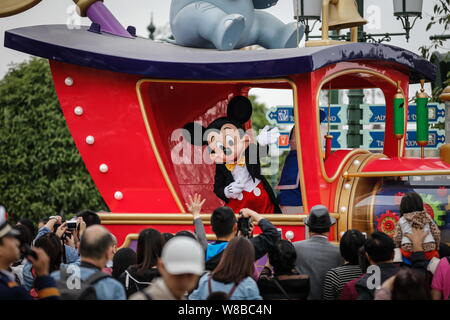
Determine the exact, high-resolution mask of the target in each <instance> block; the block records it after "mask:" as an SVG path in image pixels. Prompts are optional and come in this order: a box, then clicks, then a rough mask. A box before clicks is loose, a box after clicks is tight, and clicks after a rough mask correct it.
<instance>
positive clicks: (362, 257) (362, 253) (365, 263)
mask: <svg viewBox="0 0 450 320" xmlns="http://www.w3.org/2000/svg"><path fill="white" fill-rule="evenodd" d="M358 264H359V267H360V268H361V271H362V273H366V272H367V268H368V267H369V266H370V262H369V259H368V258H367V255H366V249H364V246H362V247H361V248H359V249H358Z"/></svg>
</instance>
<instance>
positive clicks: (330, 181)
mask: <svg viewBox="0 0 450 320" xmlns="http://www.w3.org/2000/svg"><path fill="white" fill-rule="evenodd" d="M352 73H365V74H370V75H373V76H376V77H378V78H381V79H383V80H385V81H387V82H388V83H390V84H392V85H393V86H395V88H397V82H395V81H394V80H392V79H391V78H389V77H387V76H385V75H383V74H381V73H379V72H376V71H373V70H368V69H362V68H354V69H347V70H342V71H339V72H336V73H334V74H332V75H329V76H328V77H326V78H324V79H323V80H322V81H321V82H320V84H319V87H318V90H317V93H316V108H317V122H318V125H317V133H318V136H319V137H320V136H321V134H320V108H319V106H320V90H322V88H323V86H324V85H325V83H327V82H329V81H332V80H333V79H336V78H338V77H341V76H343V75H347V74H352ZM400 90H401V92H402V93H403V96H405V93H404V91H403V89H402V88H401V87H400ZM405 100H406V99H405ZM404 112H405V119H407V118H406V109H405V111H404ZM405 128H406V126H405ZM405 130H406V129H405ZM404 139H405V137H403V138H402V139H401V140H400V141H401V145H403V144H404ZM322 148H323V144H322V140H321V139H320V138H319V143H318V149H319V154H320V153H321V152H322ZM357 150H360V151H365V152H366V153H370V152H368V151H367V150H362V149H355V150H353V151H357ZM347 156H349V157H350V156H351V155H350V154H348V155H347ZM402 156H403V148H402V149H401V152H400V154H399V157H402ZM346 160H348V158H347V157H345V158H344V160H343V161H342V162H345V161H346ZM342 167H343V164H342V163H341V165H340V166H339V167H338V169H337V170H336V172H335V174H334V175H333V176H332V177H331V178H330V177H328V174H327V172H326V170H325V164H324V161H323V159H321V161H320V171H321V172H322V176H323V178H324V180H325V181H327V182H328V183H332V182H334V181H335V180H336V179H337V177H338V176H339V173H340V170H342Z"/></svg>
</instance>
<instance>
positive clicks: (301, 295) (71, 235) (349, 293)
mask: <svg viewBox="0 0 450 320" xmlns="http://www.w3.org/2000/svg"><path fill="white" fill-rule="evenodd" d="M203 203H204V200H202V199H201V198H200V196H199V195H195V196H194V197H193V198H190V202H189V204H188V209H189V211H190V212H191V213H192V215H193V225H194V230H195V231H194V232H192V231H189V230H183V231H180V232H178V233H177V234H175V235H173V234H171V233H161V232H160V231H158V230H156V229H153V228H148V229H144V230H142V231H141V232H140V234H139V237H138V239H137V247H136V250H133V249H131V248H121V249H118V248H117V239H116V238H115V237H114V235H113V234H111V233H110V232H109V231H108V230H107V229H106V228H104V227H103V226H101V221H100V218H99V216H98V215H97V214H96V213H95V212H92V211H83V212H80V213H79V214H78V215H77V216H76V217H75V218H74V219H72V220H70V221H63V219H62V218H61V217H59V216H51V217H48V218H46V219H43V220H41V221H39V224H38V225H35V224H34V223H32V222H31V221H29V220H26V219H22V220H20V221H19V222H18V223H17V224H16V225H15V226H11V225H10V224H9V223H8V221H7V220H6V218H5V216H6V214H5V212H4V210H3V208H2V207H0V299H1V300H4V299H14V300H22V299H23V300H25V299H27V300H31V299H64V300H94V299H97V300H126V299H129V300H182V299H188V300H307V299H308V300H321V299H323V300H431V299H434V300H448V299H449V297H450V258H449V247H448V246H447V245H446V244H445V243H441V241H440V234H439V232H440V231H439V229H438V228H437V226H436V225H435V224H434V221H433V219H431V218H430V217H429V215H428V214H427V213H426V211H425V210H424V207H423V202H422V199H421V198H420V196H419V195H417V194H414V193H411V194H407V195H405V196H404V197H403V199H402V202H401V204H400V209H401V219H400V222H401V223H399V225H398V227H397V229H396V232H395V235H394V237H393V238H391V237H390V236H388V235H387V234H385V233H382V232H379V231H375V232H373V233H371V234H369V235H366V234H365V233H362V232H360V231H358V230H353V229H352V230H348V231H346V232H345V233H344V234H342V235H341V237H340V243H339V244H338V245H336V244H335V243H333V242H330V240H329V238H330V230H331V228H332V227H333V225H334V224H335V223H336V220H335V219H334V218H333V217H332V215H330V213H329V212H328V209H327V208H326V207H325V206H322V205H317V206H314V207H313V208H311V210H310V214H309V215H308V217H307V218H306V219H305V221H304V222H305V226H306V228H307V235H306V240H302V241H297V242H290V241H288V240H282V239H281V235H280V233H279V231H278V230H277V228H276V227H275V226H274V225H273V224H272V223H271V222H270V221H269V220H268V219H266V218H265V217H264V215H260V214H258V213H257V212H255V211H252V210H250V209H243V210H242V211H241V212H240V214H239V215H238V217H236V215H235V214H234V212H233V211H232V210H231V209H230V208H228V207H220V208H217V209H216V210H214V212H213V213H212V215H211V220H210V223H211V229H212V231H213V233H214V234H215V240H214V241H212V242H210V241H208V240H207V238H206V233H205V228H204V225H203V222H202V218H201V215H200V212H201V208H202V205H203ZM255 226H258V227H259V228H260V231H261V232H260V234H258V235H256V236H253V229H254V227H255ZM256 261H258V262H259V264H261V263H262V264H264V266H261V265H257V264H256Z"/></svg>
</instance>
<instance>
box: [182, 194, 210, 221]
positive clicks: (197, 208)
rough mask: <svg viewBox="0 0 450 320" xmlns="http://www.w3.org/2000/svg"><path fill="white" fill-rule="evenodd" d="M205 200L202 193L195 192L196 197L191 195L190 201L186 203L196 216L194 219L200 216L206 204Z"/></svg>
mask: <svg viewBox="0 0 450 320" xmlns="http://www.w3.org/2000/svg"><path fill="white" fill-rule="evenodd" d="M205 201H206V199H203V200H202V197H201V195H200V194H198V193H196V194H194V197H191V196H189V203H186V207H187V208H188V210H189V212H190V213H192V215H193V216H194V220H195V219H197V218H200V212H201V210H202V207H203V205H204V204H205Z"/></svg>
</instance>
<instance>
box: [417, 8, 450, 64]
mask: <svg viewBox="0 0 450 320" xmlns="http://www.w3.org/2000/svg"><path fill="white" fill-rule="evenodd" d="M435 24H438V25H441V26H443V28H442V30H443V32H442V34H440V35H437V36H435V37H433V40H432V41H431V45H430V46H422V47H420V48H419V50H420V52H421V54H422V56H423V57H425V58H427V59H428V58H429V57H430V55H431V50H433V49H438V48H443V46H444V42H445V41H446V38H445V35H446V34H447V32H448V30H449V29H450V0H435V4H434V7H433V16H432V17H431V20H430V22H429V23H428V25H427V28H426V31H429V30H430V29H431V27H433V26H434V25H435ZM447 35H448V34H447Z"/></svg>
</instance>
